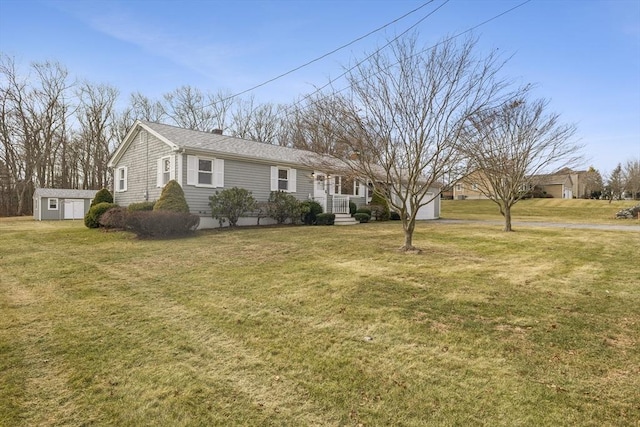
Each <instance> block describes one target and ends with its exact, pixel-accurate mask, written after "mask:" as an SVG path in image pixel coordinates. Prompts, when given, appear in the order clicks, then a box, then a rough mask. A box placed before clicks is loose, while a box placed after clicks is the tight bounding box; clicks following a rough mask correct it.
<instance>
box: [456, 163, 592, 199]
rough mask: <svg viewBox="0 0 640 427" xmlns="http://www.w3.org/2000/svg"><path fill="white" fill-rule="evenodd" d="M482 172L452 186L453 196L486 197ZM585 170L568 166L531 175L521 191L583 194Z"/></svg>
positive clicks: (562, 196) (559, 195)
mask: <svg viewBox="0 0 640 427" xmlns="http://www.w3.org/2000/svg"><path fill="white" fill-rule="evenodd" d="M481 173H482V172H480V171H476V172H474V173H472V174H470V175H469V176H467V177H465V178H464V179H462V180H460V181H458V183H456V184H455V185H454V186H453V198H454V199H456V200H462V199H487V198H488V197H486V196H485V195H484V194H483V193H482V192H481V191H480V185H482V184H481V183H482V175H481ZM584 174H586V171H572V170H571V169H569V168H564V169H561V170H559V171H557V172H554V173H551V174H543V175H533V176H531V177H529V181H530V183H531V185H530V186H529V187H528V188H523V191H525V190H527V189H529V190H531V189H532V188H533V189H534V190H535V191H536V192H539V193H540V194H546V195H547V196H548V197H554V198H558V199H571V198H573V197H577V196H578V195H579V194H584V192H585V191H586V189H585V187H586V186H585V178H584Z"/></svg>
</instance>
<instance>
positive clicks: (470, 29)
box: [225, 0, 532, 139]
mask: <svg viewBox="0 0 640 427" xmlns="http://www.w3.org/2000/svg"><path fill="white" fill-rule="evenodd" d="M449 1H450V0H446V1H445V2H444V3H443V4H441V5H440V6H438V7H437V8H436V9H434V10H433V11H432V12H430V13H429V14H428V15H427V16H425V17H423V18H422V19H420V20H419V21H418V22H417V23H416V24H414V25H412V26H411V27H409V28H408V29H407V30H405V31H403V32H402V33H401V34H400V35H399V36H397V37H395V38H394V39H393V40H391V41H390V42H389V43H387V44H385V45H384V46H383V47H380V48H378V49H376V51H374V53H372V54H371V55H368V56H367V57H366V58H365V59H363V60H362V61H359V62H358V63H357V64H356V65H354V66H353V67H351V68H349V69H348V70H347V71H345V72H344V73H342V74H341V75H339V76H338V77H336V78H334V79H330V80H329V82H328V83H327V84H325V85H323V86H321V87H320V88H318V89H316V90H315V91H313V92H311V93H310V94H307V95H305V96H304V97H303V98H302V99H300V100H299V101H296V102H294V103H293V104H291V105H290V106H286V107H284V108H283V110H284V114H285V116H288V115H289V113H288V110H290V109H292V108H293V107H295V106H296V105H299V104H301V103H302V102H303V101H305V100H307V99H309V98H310V97H312V96H313V95H315V94H317V93H319V92H320V91H322V90H323V89H324V88H326V87H327V86H329V85H331V84H332V83H334V82H335V81H337V80H338V79H340V78H342V77H344V76H345V75H347V74H348V73H349V72H350V71H352V70H354V69H355V68H356V67H358V66H359V65H360V64H362V63H363V62H365V61H367V60H369V59H370V58H371V57H372V56H374V55H375V54H376V53H377V52H379V51H381V50H382V49H384V48H386V47H387V46H389V45H390V44H391V43H393V41H395V40H397V39H398V38H400V37H401V36H402V35H404V34H406V33H407V32H408V31H410V30H411V29H412V28H414V27H416V26H417V25H418V24H420V23H421V22H422V21H424V20H425V19H426V18H428V17H429V16H431V15H432V14H433V13H435V12H436V11H437V10H438V9H440V8H441V7H442V6H444V5H445V4H446V3H448V2H449ZM531 1H532V0H525V1H523V2H521V3H519V4H517V5H516V6H514V7H512V8H510V9H507V10H505V11H504V12H501V13H499V14H497V15H495V16H493V17H491V18H489V19H487V20H485V21H482V22H481V23H479V24H476V25H474V26H473V27H470V28H467V29H466V30H464V31H461V32H459V33H457V34H455V35H453V36H451V37H448V38H447V39H445V40H442V41H440V42H438V43H436V44H434V45H432V46H429V47H427V48H425V49H423V50H421V51H420V52H418V53H417V54H416V55H419V54H422V53H424V52H426V51H428V50H430V49H433V48H435V47H437V46H439V45H441V44H443V43H446V42H448V41H450V40H453V39H456V38H458V37H460V36H462V35H464V34H467V33H470V32H471V31H473V30H475V29H477V28H480V27H482V26H483V25H486V24H488V23H489V22H492V21H494V20H496V19H498V18H500V17H502V16H504V15H506V14H508V13H510V12H513V11H514V10H516V9H518V8H520V7H522V6H524V5H525V4H527V3H530V2H531ZM425 4H426V3H425ZM423 6H424V5H423ZM421 7H422V6H421ZM405 16H406V15H405ZM397 64H398V63H395V64H392V65H397ZM349 87H351V86H346V87H344V88H342V89H340V90H338V91H336V93H340V92H342V91H344V90H347V89H348V88H349ZM234 96H235V95H234ZM232 97H233V96H232ZM232 97H230V98H232ZM230 98H228V99H230ZM231 138H236V137H234V136H231V135H229V136H226V138H225V139H231Z"/></svg>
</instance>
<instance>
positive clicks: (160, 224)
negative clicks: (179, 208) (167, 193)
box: [125, 210, 200, 237]
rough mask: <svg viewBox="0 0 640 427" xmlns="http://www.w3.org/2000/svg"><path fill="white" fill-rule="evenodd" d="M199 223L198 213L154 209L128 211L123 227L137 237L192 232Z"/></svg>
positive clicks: (179, 234) (165, 235)
mask: <svg viewBox="0 0 640 427" xmlns="http://www.w3.org/2000/svg"><path fill="white" fill-rule="evenodd" d="M199 224H200V217H199V216H198V215H193V214H190V213H185V212H172V211H158V210H154V211H136V212H131V213H129V214H128V215H127V217H126V221H125V228H126V229H127V230H129V231H132V232H134V233H135V234H136V235H137V236H138V237H173V236H184V235H186V234H189V233H193V232H194V231H195V230H196V229H197V228H198V225H199Z"/></svg>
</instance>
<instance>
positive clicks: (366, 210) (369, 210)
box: [356, 208, 371, 218]
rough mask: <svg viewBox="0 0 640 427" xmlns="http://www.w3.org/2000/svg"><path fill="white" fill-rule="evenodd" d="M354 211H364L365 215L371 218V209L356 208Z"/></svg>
mask: <svg viewBox="0 0 640 427" xmlns="http://www.w3.org/2000/svg"><path fill="white" fill-rule="evenodd" d="M356 213H357V214H358V213H366V214H367V215H369V218H371V209H369V208H358V210H357V211H356Z"/></svg>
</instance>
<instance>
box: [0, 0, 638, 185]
mask: <svg viewBox="0 0 640 427" xmlns="http://www.w3.org/2000/svg"><path fill="white" fill-rule="evenodd" d="M523 1H524V0H497V1H490V0H466V1H465V0H450V1H448V2H447V1H446V0H435V1H433V2H431V3H429V4H427V5H426V6H424V7H422V8H421V9H419V10H418V11H416V12H414V13H412V14H410V15H409V16H408V17H406V18H404V19H402V20H400V21H398V22H396V23H394V24H392V25H390V26H389V27H387V28H386V29H385V30H383V31H380V32H377V33H375V34H373V35H371V36H368V37H366V38H365V39H363V40H361V41H359V42H357V43H354V44H353V45H351V46H349V47H348V48H346V49H343V50H341V51H339V52H337V53H335V54H333V55H330V56H329V57H327V58H324V59H323V60H321V61H318V62H316V63H314V64H312V65H311V66H308V67H304V68H303V69H301V70H299V71H296V72H295V73H292V74H290V75H287V76H286V77H283V78H281V79H279V80H277V81H275V82H273V83H270V84H268V85H265V86H264V87H261V88H259V89H257V90H255V91H253V92H252V93H253V94H254V95H255V98H256V100H257V101H258V102H272V103H289V102H291V101H293V100H294V99H295V98H296V97H297V96H298V95H303V94H306V93H309V92H311V91H313V89H314V87H317V86H322V85H324V84H325V83H326V82H327V80H328V79H329V78H333V77H336V76H338V75H340V74H341V73H342V70H343V68H342V67H343V66H344V65H346V64H348V63H349V62H351V63H353V61H354V60H356V59H359V58H362V57H363V56H364V53H365V52H372V51H373V50H375V49H376V48H377V47H379V46H381V45H383V44H384V43H385V41H386V40H387V39H388V38H389V37H393V36H395V35H397V34H399V33H401V32H403V31H404V30H405V29H407V28H408V27H410V26H412V25H414V24H415V23H416V22H418V21H419V20H420V19H422V18H423V17H424V16H425V15H427V14H428V13H429V12H431V11H433V10H434V9H436V8H437V7H439V6H442V7H440V8H439V9H438V11H436V12H435V13H433V15H431V16H430V17H428V18H426V19H425V20H424V21H422V22H421V23H420V24H419V25H417V27H416V29H417V30H418V32H419V34H420V38H421V41H422V42H423V43H424V44H425V45H429V44H432V43H434V42H436V41H438V40H440V39H441V38H443V37H445V36H447V35H454V34H458V33H460V32H463V31H466V30H468V29H470V28H472V27H474V26H476V25H478V24H480V23H482V22H484V21H486V20H487V19H490V18H492V17H494V16H496V15H499V14H500V13H503V12H504V11H506V10H508V9H511V8H513V7H514V6H517V5H519V4H521V3H522V2H523ZM427 2H428V0H395V1H394V0H368V1H364V0H342V1H338V0H323V1H312V0H309V1H293V0H272V1H258V0H236V1H222V0H219V1H213V0H181V1H177V0H171V1H170V0H165V1H157V0H110V1H91V0H85V1H83V0H61V1H56V0H0V51H1V52H3V53H4V54H8V55H11V56H14V57H15V59H16V61H17V62H18V63H19V64H21V65H22V66H23V67H24V68H25V69H26V67H27V65H28V64H29V62H31V61H43V60H48V59H50V60H57V61H59V62H61V63H62V64H63V65H65V66H66V67H67V68H68V69H69V71H70V73H71V74H72V75H74V76H76V77H78V78H79V79H86V80H89V81H91V82H94V83H109V84H111V85H113V86H115V87H117V88H118V89H119V90H120V94H121V105H125V104H126V103H127V102H128V97H129V94H130V93H131V92H134V91H139V92H141V93H143V94H145V95H147V96H149V97H152V98H156V97H160V96H161V95H162V94H163V93H166V92H169V91H171V90H173V89H175V88H177V87H179V86H182V85H191V86H195V87H198V88H200V89H201V90H203V91H207V92H217V91H218V90H224V91H228V92H230V93H238V92H241V91H243V90H246V89H248V88H250V87H253V86H255V85H258V84H260V83H262V82H264V81H266V80H269V79H271V78H273V77H275V76H277V75H279V74H281V73H284V72H286V71H289V70H291V69H293V68H295V67H297V66H299V65H302V64H304V63H306V62H307V61H310V60H312V59H314V58H317V57H319V56H321V55H323V54H325V53H327V52H329V51H331V50H333V49H335V48H337V47H339V46H342V45H344V44H346V43H348V42H350V41H352V40H354V39H356V38H358V37H360V36H363V35H365V34H366V33H368V32H370V31H372V30H374V29H376V28H378V27H381V26H383V25H385V24H387V23H389V22H391V21H393V20H395V19H396V18H399V17H401V16H402V15H404V14H405V13H407V12H409V11H411V10H413V9H415V8H418V7H419V6H421V5H423V4H425V3H427ZM474 34H475V35H476V36H478V37H479V40H480V41H479V53H480V54H482V53H483V52H489V51H490V50H492V49H499V51H500V52H502V53H503V54H504V57H505V58H508V57H510V59H509V61H508V63H507V65H506V66H505V68H504V75H505V77H509V78H513V79H514V81H515V82H516V83H518V84H525V83H535V84H537V87H536V89H535V95H536V96H537V97H544V98H549V99H550V100H551V103H550V109H551V110H553V111H555V112H558V113H560V114H561V117H562V119H563V120H564V121H567V122H572V123H575V124H576V125H577V127H578V133H577V137H578V138H579V139H580V142H581V143H583V144H584V145H585V156H586V158H587V159H586V160H585V162H584V164H583V167H585V168H586V167H587V166H589V165H594V166H595V167H596V168H598V169H600V170H601V171H602V172H605V173H607V172H610V171H611V170H612V169H613V168H614V167H615V166H616V164H617V163H618V162H625V161H626V160H630V159H640V0H610V1H596V0H531V1H529V2H528V3H526V4H524V5H522V6H521V7H519V8H517V9H515V10H513V11H511V12H509V13H507V14H505V15H504V16H501V17H500V18H497V19H495V20H493V21H491V22H489V23H487V24H485V25H482V26H480V27H479V28H477V29H475V30H474ZM336 85H337V86H338V87H342V86H340V83H339V82H337V83H336Z"/></svg>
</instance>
